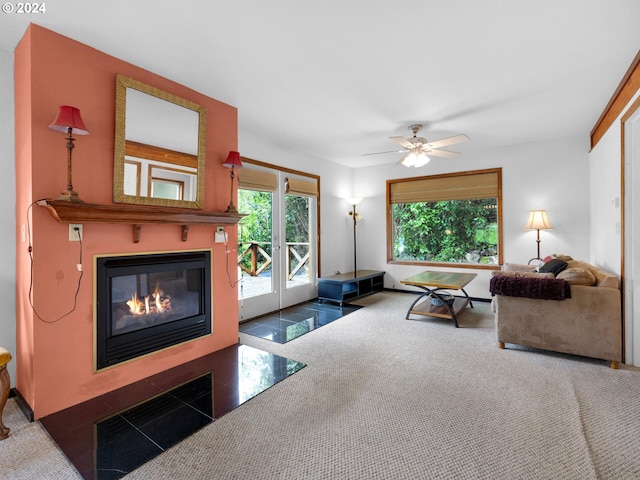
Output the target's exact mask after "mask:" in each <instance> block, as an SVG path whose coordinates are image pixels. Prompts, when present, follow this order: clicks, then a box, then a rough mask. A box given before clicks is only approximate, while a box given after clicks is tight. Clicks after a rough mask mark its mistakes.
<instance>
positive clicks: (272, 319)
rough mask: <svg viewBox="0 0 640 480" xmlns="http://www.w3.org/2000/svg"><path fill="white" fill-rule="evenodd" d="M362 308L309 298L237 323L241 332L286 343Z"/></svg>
mask: <svg viewBox="0 0 640 480" xmlns="http://www.w3.org/2000/svg"><path fill="white" fill-rule="evenodd" d="M359 308H361V307H360V306H358V305H349V304H343V306H342V307H341V306H339V305H336V304H332V303H326V302H324V303H320V302H317V301H315V300H314V301H311V302H307V303H303V304H301V305H296V306H294V307H290V308H287V309H284V310H280V311H279V312H275V313H272V314H269V315H264V316H262V317H258V318H256V319H253V320H249V321H247V322H243V323H241V324H240V331H241V332H242V333H246V334H249V335H253V336H255V337H261V338H265V339H267V340H271V341H273V342H277V343H286V342H288V341H290V340H293V339H294V338H298V337H299V336H301V335H304V334H305V333H309V332H311V331H312V330H315V329H318V328H320V327H322V326H324V325H327V324H328V323H331V322H333V321H334V320H337V319H339V318H341V317H344V316H345V315H348V314H349V313H352V312H354V311H356V310H357V309H359Z"/></svg>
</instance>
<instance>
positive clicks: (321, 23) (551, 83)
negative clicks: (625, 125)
mask: <svg viewBox="0 0 640 480" xmlns="http://www.w3.org/2000/svg"><path fill="white" fill-rule="evenodd" d="M14 5H15V3H14ZM45 5H46V13H40V14H31V15H27V14H17V13H0V48H3V49H5V50H9V51H13V49H14V48H15V46H16V45H17V43H18V42H19V40H20V37H21V36H22V34H23V33H24V31H25V29H26V28H27V25H28V23H29V22H34V23H37V24H39V25H42V26H44V27H46V28H49V29H51V30H54V31H56V32H58V33H61V34H63V35H66V36H68V37H71V38H73V39H75V40H77V41H80V42H82V43H85V44H87V45H90V46H92V47H95V48H97V49H98V50H101V51H103V52H106V53H108V54H110V55H113V56H115V57H118V58H120V59H123V60H125V61H128V62H130V63H133V64H135V65H138V66H140V67H142V68H145V69H148V70H151V71H153V72H155V73H157V74H160V75H162V76H164V77H167V78H169V79H171V80H174V81H176V82H179V83H182V84H184V85H186V86H188V87H190V88H193V89H195V90H197V91H199V92H202V93H204V94H205V95H208V96H210V97H213V98H216V99H218V100H221V101H223V102H225V103H228V104H230V105H233V106H236V107H237V108H238V117H239V118H238V120H239V128H240V129H241V130H242V131H246V132H249V133H251V134H253V135H256V136H258V137H262V138H265V139H268V140H270V141H272V142H274V143H276V144H281V145H283V146H286V147H287V148H290V149H293V150H296V151H300V152H305V153H308V154H309V155H313V156H314V157H320V158H324V159H327V160H330V161H333V162H338V163H342V164H345V165H349V166H352V167H361V166H367V165H375V164H380V163H393V162H396V161H397V160H399V157H400V156H401V155H400V154H387V155H379V156H366V157H361V154H363V153H369V152H378V151H388V150H393V149H394V148H395V147H396V145H395V144H394V143H392V142H391V141H390V140H388V138H387V137H389V136H392V135H403V136H410V135H411V133H410V132H409V130H408V126H409V125H410V124H412V123H422V124H424V125H425V128H424V129H423V131H422V132H420V134H421V136H424V137H426V138H427V139H429V140H438V139H440V138H443V137H446V136H450V135H455V134H458V133H466V134H467V135H468V136H469V137H470V138H471V140H470V141H469V142H466V143H464V144H460V145H456V146H455V147H450V149H452V150H458V151H460V152H462V154H463V155H465V156H469V157H472V156H473V154H474V152H476V151H480V150H485V149H490V148H500V147H503V146H507V145H516V144H519V143H523V142H524V143H527V142H537V141H545V140H547V139H552V138H558V137H564V136H574V135H582V136H584V137H585V148H586V146H587V145H588V134H589V132H590V130H591V128H592V127H593V125H594V124H595V122H596V120H597V119H598V117H599V116H600V114H601V112H602V110H603V108H604V107H605V105H606V104H607V102H608V101H609V99H610V97H611V95H612V94H613V92H614V90H615V88H616V87H617V85H618V83H619V81H620V80H621V78H622V77H623V75H624V74H625V72H626V71H627V69H628V67H629V65H630V64H631V62H632V60H633V59H634V57H635V55H636V53H637V52H638V49H639V48H640V27H639V25H640V1H638V0H562V1H558V0H535V1H534V0H483V1H478V0H386V1H385V0H316V1H312V0H306V1H304V0H272V1H265V0H213V1H211V0H191V1H183V2H176V1H167V0H136V1H128V0H110V1H104V2H93V1H80V2H79V1H77V0H55V1H51V2H45ZM69 101H72V100H69ZM585 153H586V150H585ZM438 161H449V160H445V159H439V160H438Z"/></svg>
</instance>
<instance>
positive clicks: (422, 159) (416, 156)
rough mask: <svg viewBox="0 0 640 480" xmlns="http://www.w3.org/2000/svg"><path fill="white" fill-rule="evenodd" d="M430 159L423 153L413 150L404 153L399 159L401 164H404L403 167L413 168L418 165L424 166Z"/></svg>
mask: <svg viewBox="0 0 640 480" xmlns="http://www.w3.org/2000/svg"><path fill="white" fill-rule="evenodd" d="M430 160H431V159H430V158H429V157H427V156H426V155H425V154H424V153H415V152H409V153H408V154H407V155H405V157H404V158H403V159H402V160H401V161H400V163H401V164H402V165H404V166H405V167H409V168H411V167H414V168H418V167H423V166H425V165H426V164H427V163H429V161H430Z"/></svg>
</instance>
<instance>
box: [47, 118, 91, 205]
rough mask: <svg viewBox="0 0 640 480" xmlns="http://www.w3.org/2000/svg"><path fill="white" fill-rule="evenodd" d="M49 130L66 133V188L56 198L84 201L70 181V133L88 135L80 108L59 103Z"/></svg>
mask: <svg viewBox="0 0 640 480" xmlns="http://www.w3.org/2000/svg"><path fill="white" fill-rule="evenodd" d="M49 128H50V129H51V130H54V131H56V132H62V133H66V134H67V145H66V147H67V189H66V190H64V191H62V192H60V196H59V197H58V200H63V201H65V202H71V203H84V202H83V201H82V200H81V199H80V197H79V196H78V193H77V192H75V191H74V190H73V184H72V181H71V170H72V169H71V151H72V150H73V147H74V145H73V141H74V140H75V138H73V137H72V136H71V135H72V134H74V133H75V134H76V135H88V134H89V130H87V127H85V126H84V122H83V121H82V117H80V110H78V109H77V108H76V107H70V106H69V105H61V106H60V111H59V112H58V116H57V117H56V119H55V120H54V121H53V123H52V124H51V125H49Z"/></svg>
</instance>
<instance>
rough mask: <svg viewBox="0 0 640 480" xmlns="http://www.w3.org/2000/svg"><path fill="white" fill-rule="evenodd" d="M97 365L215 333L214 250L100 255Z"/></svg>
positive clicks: (100, 365) (98, 266)
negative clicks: (212, 260)
mask: <svg viewBox="0 0 640 480" xmlns="http://www.w3.org/2000/svg"><path fill="white" fill-rule="evenodd" d="M95 271H96V319H95V321H96V369H97V370H100V369H102V368H106V367H110V366H112V365H116V364H118V363H121V362H124V361H126V360H131V359H133V358H136V357H139V356H142V355H145V354H148V353H151V352H155V351H158V350H162V349H164V348H167V347H170V346H173V345H177V344H179V343H182V342H185V341H188V340H192V339H195V338H198V337H202V336H204V335H209V334H210V333H211V252H210V251H207V250H203V251H197V252H171V253H158V254H149V255H127V256H112V257H96V270H95Z"/></svg>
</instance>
